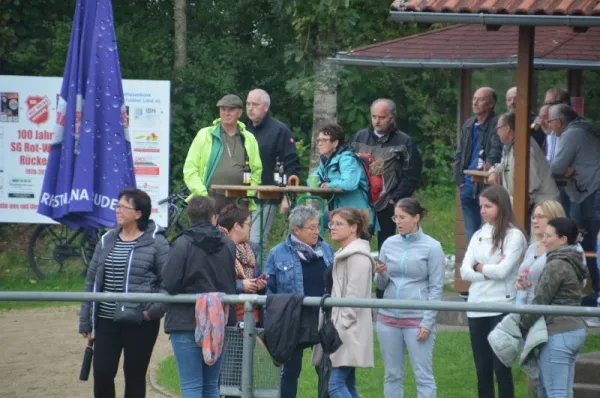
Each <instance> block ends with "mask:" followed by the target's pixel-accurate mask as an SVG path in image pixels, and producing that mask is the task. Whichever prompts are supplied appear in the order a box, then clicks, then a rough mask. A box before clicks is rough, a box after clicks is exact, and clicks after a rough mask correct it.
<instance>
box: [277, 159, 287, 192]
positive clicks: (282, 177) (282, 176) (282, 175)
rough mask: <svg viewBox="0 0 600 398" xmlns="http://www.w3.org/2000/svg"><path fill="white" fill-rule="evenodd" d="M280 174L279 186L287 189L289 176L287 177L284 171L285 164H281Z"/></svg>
mask: <svg viewBox="0 0 600 398" xmlns="http://www.w3.org/2000/svg"><path fill="white" fill-rule="evenodd" d="M278 174H279V184H280V185H281V186H282V187H285V186H286V185H287V175H285V171H284V170H283V162H279V170H278Z"/></svg>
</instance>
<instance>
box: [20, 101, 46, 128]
mask: <svg viewBox="0 0 600 398" xmlns="http://www.w3.org/2000/svg"><path fill="white" fill-rule="evenodd" d="M25 103H26V104H27V119H29V120H31V122H32V123H35V124H37V125H40V124H43V123H46V122H47V121H48V114H49V112H48V109H49V107H50V100H49V99H48V97H46V96H43V97H39V96H29V97H27V99H26V100H25Z"/></svg>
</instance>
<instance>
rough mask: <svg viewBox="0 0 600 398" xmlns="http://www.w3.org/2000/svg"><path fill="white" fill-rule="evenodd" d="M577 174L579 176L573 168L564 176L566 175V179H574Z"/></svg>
mask: <svg viewBox="0 0 600 398" xmlns="http://www.w3.org/2000/svg"><path fill="white" fill-rule="evenodd" d="M575 174H577V170H575V169H574V168H572V167H569V168H568V169H567V171H565V174H563V175H564V176H565V177H567V178H571V177H574V176H575Z"/></svg>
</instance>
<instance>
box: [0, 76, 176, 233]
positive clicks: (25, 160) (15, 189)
mask: <svg viewBox="0 0 600 398" xmlns="http://www.w3.org/2000/svg"><path fill="white" fill-rule="evenodd" d="M61 85H62V78H59V77H33V76H0V222H14V223H36V224H42V223H53V221H52V220H51V219H50V218H48V217H45V216H43V215H40V214H37V208H38V203H39V202H40V192H41V190H42V183H43V180H44V174H45V172H46V166H47V164H48V154H49V152H50V149H51V143H52V142H53V139H54V138H55V137H54V125H55V123H56V110H57V107H58V103H59V93H60V90H61ZM123 92H124V98H125V110H126V114H127V116H128V118H129V135H130V141H131V149H132V152H133V162H134V170H135V179H136V183H137V187H138V188H140V189H143V190H144V191H146V192H147V193H148V194H149V195H150V198H151V199H152V218H153V219H154V220H155V221H156V222H157V223H158V224H159V225H161V226H166V225H167V205H166V204H164V205H162V206H160V207H159V206H158V204H157V203H158V201H159V200H160V199H164V198H166V197H167V196H168V194H169V191H168V190H169V126H170V106H171V105H170V82H168V81H149V80H123ZM102 129H103V126H94V128H92V129H90V132H91V134H97V133H98V132H101V131H102ZM83 131H86V130H85V129H84V130H83ZM106 145H107V146H110V145H111V142H110V141H108V142H107V143H106ZM105 149H107V150H110V149H109V148H108V147H107V148H105ZM92 156H93V155H92ZM81 194H82V193H81V192H73V191H72V192H68V193H65V194H63V195H62V196H61V198H59V200H71V199H73V200H77V199H78V198H76V196H77V195H81ZM64 195H67V196H69V197H67V198H63V196H64ZM55 199H57V198H52V200H55ZM108 206H109V207H111V208H112V207H115V206H116V203H111V204H108ZM113 210H114V209H113Z"/></svg>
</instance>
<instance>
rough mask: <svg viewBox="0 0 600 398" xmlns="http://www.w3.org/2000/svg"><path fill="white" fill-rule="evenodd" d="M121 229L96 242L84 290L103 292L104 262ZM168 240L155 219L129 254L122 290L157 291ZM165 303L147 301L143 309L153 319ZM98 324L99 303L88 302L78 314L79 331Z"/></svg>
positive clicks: (84, 331) (157, 316)
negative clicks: (97, 309) (97, 308)
mask: <svg viewBox="0 0 600 398" xmlns="http://www.w3.org/2000/svg"><path fill="white" fill-rule="evenodd" d="M120 231H121V230H120V228H117V229H112V230H110V231H108V232H107V233H105V234H104V235H103V236H102V239H101V240H100V242H98V244H97V245H96V249H95V251H94V256H93V257H92V261H91V262H90V265H89V267H88V272H87V276H86V278H85V287H84V291H86V292H101V291H102V285H103V282H104V262H105V261H106V258H107V257H108V254H109V253H110V252H111V250H112V249H113V247H114V246H115V243H116V240H117V236H118V234H119V233H120ZM168 254H169V242H168V241H167V239H166V238H165V235H164V230H163V229H162V228H161V227H159V226H158V225H157V224H155V223H154V222H153V221H150V222H149V223H148V227H147V228H146V230H145V231H144V233H143V234H142V236H140V238H139V239H138V241H137V243H136V245H135V247H134V248H133V250H132V251H131V254H130V257H129V265H128V268H127V273H126V274H125V279H124V281H123V285H124V286H123V290H124V291H129V292H132V293H133V292H135V293H158V292H159V291H160V286H161V283H162V277H161V274H162V269H163V266H164V265H165V264H166V262H167V257H168ZM165 310H166V306H165V305H164V304H161V303H147V304H146V306H145V309H144V311H147V312H148V315H149V316H150V319H160V318H162V316H163V315H164V314H165ZM95 324H96V303H95V302H93V303H90V302H86V303H83V304H82V305H81V311H80V313H79V333H90V332H91V331H92V330H93V329H94V328H95Z"/></svg>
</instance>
